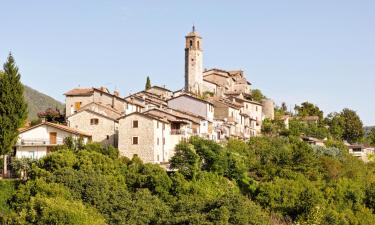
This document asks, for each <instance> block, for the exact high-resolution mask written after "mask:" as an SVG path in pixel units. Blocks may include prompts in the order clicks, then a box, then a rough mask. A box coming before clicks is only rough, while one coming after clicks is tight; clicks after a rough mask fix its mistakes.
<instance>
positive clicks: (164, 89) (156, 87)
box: [146, 85, 172, 92]
mask: <svg viewBox="0 0 375 225" xmlns="http://www.w3.org/2000/svg"><path fill="white" fill-rule="evenodd" d="M151 88H155V89H160V90H163V91H168V92H172V91H171V90H169V89H167V88H165V87H160V86H157V85H154V86H152V87H151ZM146 91H147V90H146Z"/></svg>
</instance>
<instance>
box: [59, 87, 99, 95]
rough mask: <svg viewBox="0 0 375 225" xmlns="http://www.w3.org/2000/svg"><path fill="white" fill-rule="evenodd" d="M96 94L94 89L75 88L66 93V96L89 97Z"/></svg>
mask: <svg viewBox="0 0 375 225" xmlns="http://www.w3.org/2000/svg"><path fill="white" fill-rule="evenodd" d="M93 92H94V89H93V88H74V89H72V90H70V91H68V92H66V93H65V94H64V95H65V96H89V95H92V93H93Z"/></svg>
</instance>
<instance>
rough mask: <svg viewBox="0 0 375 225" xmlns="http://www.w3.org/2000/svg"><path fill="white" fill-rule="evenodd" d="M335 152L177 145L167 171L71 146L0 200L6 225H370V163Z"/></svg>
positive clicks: (278, 140) (274, 140)
mask: <svg viewBox="0 0 375 225" xmlns="http://www.w3.org/2000/svg"><path fill="white" fill-rule="evenodd" d="M331 145H332V146H334V145H335V144H334V143H332V144H331ZM335 146H338V147H340V146H339V145H335ZM338 147H327V148H325V147H312V146H310V145H307V144H305V143H304V142H302V141H300V140H299V139H298V138H293V137H289V138H287V137H258V138H253V139H252V140H251V141H249V142H247V143H246V142H243V141H239V140H229V141H228V143H226V144H224V145H219V144H217V143H215V142H212V141H208V140H203V139H200V138H191V139H190V140H189V141H188V142H182V143H180V144H179V145H178V146H177V148H176V156H175V157H174V158H173V159H172V168H173V169H174V170H173V172H167V171H165V170H164V169H163V168H161V167H160V166H158V165H153V164H143V163H142V162H141V161H140V160H139V158H137V157H135V158H133V159H131V160H130V159H127V158H123V157H120V158H118V157H117V156H118V152H117V151H116V149H113V148H111V149H108V148H105V147H102V146H100V145H99V144H89V145H87V146H83V147H82V148H81V149H79V150H70V149H69V148H68V147H67V146H65V147H62V148H60V149H59V150H57V151H55V152H53V153H51V154H49V155H48V156H47V157H45V158H43V159H42V160H40V161H37V162H30V165H31V166H30V167H28V168H30V170H29V171H28V180H25V181H21V180H20V181H18V182H19V184H18V185H17V188H16V190H15V191H14V192H13V195H12V196H11V198H10V201H4V200H3V201H2V202H3V205H4V202H7V205H6V208H9V209H10V211H8V213H7V214H2V215H1V221H2V222H3V223H4V224H293V223H295V224H312V221H314V223H315V224H374V222H375V215H374V214H373V213H374V210H375V200H374V199H375V191H374V190H375V189H374V187H375V175H374V169H375V167H374V164H371V163H370V164H364V163H362V162H361V161H359V160H357V159H355V158H353V157H352V156H350V155H349V154H348V153H347V151H346V149H340V148H338ZM13 187H14V186H11V187H10V188H7V189H8V190H12V188H13ZM2 189H3V188H2ZM2 191H3V190H2ZM8 193H12V191H10V192H9V191H8ZM3 199H4V197H3ZM5 199H9V194H8V195H7V196H6V197H5Z"/></svg>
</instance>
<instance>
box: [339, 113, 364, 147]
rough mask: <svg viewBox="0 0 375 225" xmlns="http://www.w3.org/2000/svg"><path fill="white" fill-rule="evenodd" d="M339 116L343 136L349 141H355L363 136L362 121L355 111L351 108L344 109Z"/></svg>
mask: <svg viewBox="0 0 375 225" xmlns="http://www.w3.org/2000/svg"><path fill="white" fill-rule="evenodd" d="M340 117H341V118H342V120H343V124H344V127H343V130H344V132H343V138H344V140H347V141H349V142H351V143H354V142H357V141H359V140H361V138H363V135H364V131H363V123H362V121H361V119H360V118H359V116H358V115H357V113H356V112H355V111H353V110H351V109H344V110H343V111H342V112H341V114H340Z"/></svg>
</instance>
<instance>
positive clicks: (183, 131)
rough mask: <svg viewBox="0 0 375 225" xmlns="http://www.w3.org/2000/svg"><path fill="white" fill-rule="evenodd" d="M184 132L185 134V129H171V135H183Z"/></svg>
mask: <svg viewBox="0 0 375 225" xmlns="http://www.w3.org/2000/svg"><path fill="white" fill-rule="evenodd" d="M185 134H186V132H185V130H180V129H172V130H171V135H185Z"/></svg>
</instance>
